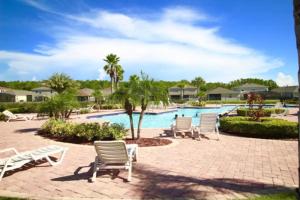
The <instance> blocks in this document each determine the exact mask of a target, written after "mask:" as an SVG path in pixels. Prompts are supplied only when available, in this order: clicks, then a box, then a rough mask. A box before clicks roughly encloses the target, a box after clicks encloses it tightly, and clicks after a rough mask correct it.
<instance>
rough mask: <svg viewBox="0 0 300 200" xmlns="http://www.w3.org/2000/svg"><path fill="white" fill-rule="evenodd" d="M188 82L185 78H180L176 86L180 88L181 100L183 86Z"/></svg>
mask: <svg viewBox="0 0 300 200" xmlns="http://www.w3.org/2000/svg"><path fill="white" fill-rule="evenodd" d="M188 84H189V82H188V81H187V80H181V81H180V82H179V83H178V84H177V86H178V87H179V88H180V89H181V95H180V96H181V100H182V99H183V96H184V88H185V86H186V85H188Z"/></svg>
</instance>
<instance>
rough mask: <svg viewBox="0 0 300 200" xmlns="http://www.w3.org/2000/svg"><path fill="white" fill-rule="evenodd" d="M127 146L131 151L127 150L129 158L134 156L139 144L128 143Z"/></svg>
mask: <svg viewBox="0 0 300 200" xmlns="http://www.w3.org/2000/svg"><path fill="white" fill-rule="evenodd" d="M126 147H127V149H129V151H127V152H128V156H129V158H132V157H133V156H134V153H135V152H136V149H137V145H126ZM128 147H129V148H128Z"/></svg>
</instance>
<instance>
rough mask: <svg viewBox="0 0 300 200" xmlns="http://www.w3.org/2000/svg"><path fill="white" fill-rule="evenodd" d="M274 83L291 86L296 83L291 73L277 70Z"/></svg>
mask: <svg viewBox="0 0 300 200" xmlns="http://www.w3.org/2000/svg"><path fill="white" fill-rule="evenodd" d="M276 83H277V84H278V85H279V86H291V85H297V83H296V81H295V80H294V78H293V77H292V76H291V75H288V74H284V73H282V72H279V73H278V74H277V78H276Z"/></svg>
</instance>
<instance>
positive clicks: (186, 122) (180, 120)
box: [176, 117, 192, 130]
mask: <svg viewBox="0 0 300 200" xmlns="http://www.w3.org/2000/svg"><path fill="white" fill-rule="evenodd" d="M191 127H192V118H191V117H177V119H176V129H182V130H186V129H190V128H191Z"/></svg>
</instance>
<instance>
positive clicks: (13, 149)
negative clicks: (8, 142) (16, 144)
mask: <svg viewBox="0 0 300 200" xmlns="http://www.w3.org/2000/svg"><path fill="white" fill-rule="evenodd" d="M8 151H13V152H14V153H15V154H16V155H18V154H19V152H18V151H17V150H16V149H15V148H7V149H3V150H0V153H4V152H8Z"/></svg>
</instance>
